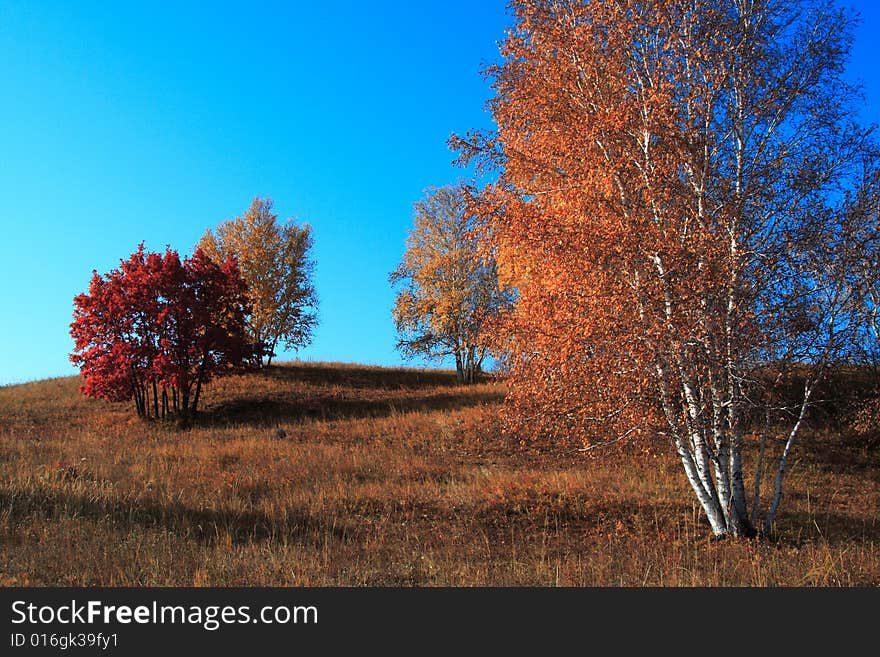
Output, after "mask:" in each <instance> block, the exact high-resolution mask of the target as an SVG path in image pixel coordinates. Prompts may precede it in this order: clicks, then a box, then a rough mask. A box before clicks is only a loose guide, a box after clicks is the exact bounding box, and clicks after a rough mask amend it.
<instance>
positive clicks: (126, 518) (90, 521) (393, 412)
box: [0, 364, 880, 586]
mask: <svg viewBox="0 0 880 657" xmlns="http://www.w3.org/2000/svg"><path fill="white" fill-rule="evenodd" d="M78 386H79V380H78V379H77V378H75V377H72V378H63V379H52V380H47V381H39V382H35V383H27V384H22V385H15V386H6V387H2V388H0V585H3V586H13V585H24V586H43V585H73V586H83V585H85V586H92V585H111V586H142V585H153V586H180V585H182V586H189V585H196V586H199V585H214V586H269V585H275V586H291V585H296V586H301V585H329V586H336V585H353V586H362V585H374V586H398V585H403V586H434V585H455V586H474V585H477V586H484V585H490V586H520V585H535V586H556V585H562V586H581V585H590V586H609V585H610V586H621V585H622V586H640V585H650V586H658V585H661V586H681V585H683V586H730V585H733V586H777V585H782V586H789V585H791V586H877V585H878V584H880V524H878V519H877V515H878V514H877V509H878V508H880V478H878V472H880V469H878V465H880V456H878V450H877V449H876V448H868V447H866V446H865V445H864V444H861V443H859V442H858V441H855V440H853V439H849V438H847V436H846V432H841V431H837V430H831V429H828V428H821V427H815V426H814V427H812V428H811V429H810V430H809V431H808V432H807V433H806V434H804V436H803V440H802V441H801V442H800V444H799V445H798V446H797V449H796V453H795V458H794V462H793V463H792V467H791V470H790V472H789V474H788V477H787V480H786V494H785V498H784V500H783V505H782V509H781V511H780V517H779V522H778V527H777V535H776V537H775V538H774V539H773V540H768V539H765V540H760V541H749V540H729V541H721V542H715V541H712V540H710V532H709V529H708V524H707V523H705V522H704V521H703V520H702V518H701V515H700V513H698V509H697V508H696V506H695V505H694V503H693V502H692V499H693V498H692V494H691V493H690V490H689V488H688V485H687V482H686V480H685V478H684V474H683V472H682V471H681V467H680V464H679V463H678V461H677V459H676V457H675V455H674V454H673V453H672V452H671V450H669V449H668V448H666V447H665V446H662V445H661V446H659V448H657V449H655V450H654V451H653V452H650V451H634V450H631V451H626V452H623V453H618V454H617V455H616V456H615V457H613V458H611V457H605V458H587V457H585V456H584V455H583V454H582V453H579V452H578V451H577V450H576V449H572V448H571V446H570V445H568V446H558V447H542V448H540V449H539V448H535V447H528V446H522V445H519V444H518V443H517V442H516V441H515V440H511V439H509V438H505V437H503V436H502V435H501V432H500V425H499V421H498V419H497V411H498V404H499V403H500V401H501V399H502V397H503V394H504V389H503V384H496V383H491V382H490V383H485V384H480V385H477V386H470V387H464V386H459V385H456V384H455V382H454V376H453V375H452V374H451V373H449V372H437V371H425V370H405V369H383V368H375V367H366V366H354V365H335V364H309V365H306V364H288V365H282V366H274V367H272V368H270V369H269V370H268V371H264V372H261V373H257V374H249V375H243V376H235V377H230V378H227V379H225V380H219V381H217V382H215V383H213V384H212V385H211V386H210V387H209V388H208V389H207V394H206V397H205V406H204V412H203V413H202V415H201V417H200V419H199V420H198V422H197V424H196V426H195V427H194V428H192V429H190V430H187V431H179V430H177V429H175V428H174V427H172V426H166V425H162V424H159V423H147V422H142V421H139V420H137V419H136V418H135V413H134V409H133V407H131V406H130V405H128V404H108V403H105V402H100V401H95V400H90V399H86V398H85V397H83V396H82V395H80V394H79V392H78ZM774 447H775V448H777V449H778V445H776V446H774ZM747 471H750V470H747ZM769 476H770V475H768V479H767V482H766V483H765V492H767V490H768V489H769V487H770V480H769ZM747 485H749V486H751V482H747Z"/></svg>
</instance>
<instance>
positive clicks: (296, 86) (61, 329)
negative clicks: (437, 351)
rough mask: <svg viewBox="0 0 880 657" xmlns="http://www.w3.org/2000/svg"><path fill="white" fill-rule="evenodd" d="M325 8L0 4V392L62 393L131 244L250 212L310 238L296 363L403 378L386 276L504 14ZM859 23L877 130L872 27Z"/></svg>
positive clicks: (447, 162) (184, 243)
mask: <svg viewBox="0 0 880 657" xmlns="http://www.w3.org/2000/svg"><path fill="white" fill-rule="evenodd" d="M322 4H323V3H313V2H283V3H282V2H279V3H267V2H248V3H243V2H242V3H236V4H228V5H227V4H217V5H216V6H211V8H210V9H209V10H206V9H205V7H206V5H204V4H202V3H192V4H187V5H186V6H183V3H167V4H166V3H144V4H142V5H135V4H134V3H90V2H85V1H80V2H76V3H72V2H36V1H27V0H0V85H2V89H3V94H2V96H0V384H5V383H12V382H18V381H27V380H33V379H39V378H43V377H48V376H59V375H67V374H73V373H75V370H74V369H73V368H72V366H71V365H70V364H69V363H68V360H67V356H68V354H69V352H70V350H71V348H72V342H71V340H70V338H69V334H68V327H69V323H70V320H71V313H72V299H73V297H74V296H75V295H76V294H78V293H79V292H81V291H83V290H84V289H85V288H86V287H87V285H88V279H89V276H90V274H91V271H92V269H97V270H98V271H100V272H106V271H107V270H109V269H111V268H113V267H115V266H116V265H117V264H118V262H119V259H120V258H122V257H125V256H127V255H128V254H129V253H131V252H132V251H133V250H134V249H135V248H136V247H137V244H138V243H139V242H140V241H141V240H145V241H146V243H147V247H148V248H151V249H154V250H160V249H163V248H164V247H165V245H166V244H170V245H171V246H172V247H174V248H177V249H179V250H180V251H181V252H187V251H189V250H190V249H191V248H192V245H193V244H194V243H195V242H196V241H197V240H198V238H199V236H200V235H201V234H202V233H203V232H204V231H205V229H206V228H208V227H213V226H215V225H216V224H217V223H219V222H220V221H222V220H224V219H228V218H231V217H233V216H235V215H237V214H240V213H241V212H243V211H244V210H245V209H246V208H247V206H248V205H249V204H250V200H251V199H252V198H253V197H254V196H255V195H261V196H264V195H271V196H272V197H273V199H274V200H275V204H276V210H277V211H278V212H279V214H281V215H282V217H287V216H292V217H293V218H294V219H296V220H297V221H305V222H308V223H310V224H311V225H312V228H313V230H314V236H315V249H314V257H315V259H316V261H317V272H316V277H315V284H316V287H317V289H318V293H319V296H320V299H321V308H320V326H319V328H318V329H317V331H316V333H315V336H314V342H313V345H312V346H310V347H308V348H307V349H304V350H301V351H300V352H299V353H298V354H297V356H298V357H300V358H303V359H309V360H333V361H348V362H363V363H376V364H386V365H388V364H399V363H401V362H403V361H402V360H401V359H400V357H399V355H398V354H397V352H395V350H394V343H395V333H394V326H393V323H392V321H391V315H390V311H391V305H392V301H393V291H392V290H391V288H390V287H389V285H388V274H389V272H390V271H391V270H393V269H394V267H395V266H396V264H397V262H398V261H399V259H400V255H401V253H402V251H403V242H404V238H405V236H406V231H407V229H408V228H409V226H410V224H411V221H412V203H413V202H414V201H416V200H418V198H419V197H420V196H421V195H422V191H423V190H424V189H425V188H426V187H428V186H431V185H442V184H445V183H449V182H453V181H455V180H456V179H458V178H459V177H462V176H463V175H467V172H463V171H462V170H460V169H457V168H455V167H454V166H453V165H452V159H453V154H452V153H451V152H450V151H449V150H448V149H447V147H446V139H447V137H448V136H449V134H450V133H451V132H454V131H455V132H463V131H466V130H468V129H470V128H475V127H489V126H490V125H491V124H490V120H489V117H488V115H487V114H486V113H485V112H484V110H483V106H484V103H485V101H486V100H487V98H488V97H489V94H490V90H489V88H488V85H487V83H486V82H485V81H484V80H483V79H482V78H481V76H480V75H479V71H480V69H481V67H482V64H483V63H485V62H488V61H491V60H494V59H495V58H496V57H497V45H496V44H497V41H498V40H500V39H502V38H503V35H504V27H505V26H506V25H507V24H508V17H507V15H506V13H505V2H504V1H503V0H479V1H478V2H474V1H473V0H470V1H464V0H449V1H446V2H430V3H429V2H390V1H381V0H380V1H375V2H369V3H367V2H336V3H327V4H326V6H322ZM851 6H855V7H856V8H857V9H858V10H859V11H861V12H862V14H863V18H864V23H863V25H862V27H861V28H860V30H859V32H858V34H857V40H856V44H855V50H854V53H853V61H852V66H851V69H850V70H851V73H852V75H853V76H854V77H856V78H860V79H861V80H862V81H863V82H864V84H865V91H866V97H867V101H868V104H869V106H868V108H867V109H866V111H865V119H866V120H868V121H873V122H880V114H878V110H877V108H878V105H880V73H878V72H877V68H878V62H880V49H878V45H877V34H880V11H878V9H877V7H876V6H875V4H874V3H872V2H868V1H865V2H856V3H851ZM286 357H291V355H287V356H286Z"/></svg>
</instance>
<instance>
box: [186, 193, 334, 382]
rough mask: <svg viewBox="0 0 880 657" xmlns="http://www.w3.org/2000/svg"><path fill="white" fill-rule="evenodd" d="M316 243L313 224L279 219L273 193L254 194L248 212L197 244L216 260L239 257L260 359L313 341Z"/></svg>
mask: <svg viewBox="0 0 880 657" xmlns="http://www.w3.org/2000/svg"><path fill="white" fill-rule="evenodd" d="M312 244H313V240H312V235H311V229H310V228H309V226H308V224H304V225H302V226H299V225H297V224H295V223H294V222H293V221H292V220H290V219H288V220H287V221H286V222H284V223H279V221H278V215H277V214H276V213H275V212H273V203H272V199H271V198H268V197H267V198H265V199H262V198H259V197H256V198H254V200H253V202H252V203H251V206H250V208H248V210H247V212H245V213H244V215H242V216H240V217H236V218H235V219H232V220H230V221H224V222H223V223H221V224H220V225H219V226H218V227H217V228H216V230H215V231H211V230H210V229H209V230H207V231H206V232H205V234H204V235H203V236H202V239H201V240H200V241H199V244H198V247H199V248H201V249H202V250H203V251H204V252H205V253H206V254H208V256H209V257H211V258H212V259H214V260H215V261H217V262H223V261H224V260H225V259H226V258H227V257H228V256H230V255H232V256H234V257H235V258H236V259H237V260H238V264H239V267H240V269H241V273H242V276H243V277H244V279H245V281H246V282H247V284H248V295H249V298H250V302H251V307H252V311H251V314H250V316H249V317H248V329H249V332H250V337H251V338H252V340H253V341H254V343H255V344H258V345H261V346H262V349H263V352H262V355H259V356H258V358H259V359H260V362H261V363H262V358H263V357H265V358H266V365H270V364H271V363H272V358H273V357H274V356H275V349H276V348H277V346H278V345H279V344H283V345H284V347H285V348H287V349H298V348H300V347H303V346H305V345H307V344H309V342H311V338H312V331H313V329H314V327H315V325H316V324H317V304H318V300H317V295H316V293H315V288H314V285H313V283H312V275H313V273H314V266H315V265H314V261H313V260H312V259H311V257H310V254H309V251H310V249H311V248H312Z"/></svg>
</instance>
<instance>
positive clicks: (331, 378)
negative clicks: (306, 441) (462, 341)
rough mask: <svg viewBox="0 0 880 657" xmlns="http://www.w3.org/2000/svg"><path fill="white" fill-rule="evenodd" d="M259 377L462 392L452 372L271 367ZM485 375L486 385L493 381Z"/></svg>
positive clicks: (339, 367)
mask: <svg viewBox="0 0 880 657" xmlns="http://www.w3.org/2000/svg"><path fill="white" fill-rule="evenodd" d="M260 374H261V375H263V376H265V377H267V378H270V379H278V380H282V381H290V382H300V383H311V384H315V385H322V386H326V385H339V386H345V387H348V388H360V389H364V388H372V389H378V390H399V389H400V388H410V389H421V388H437V387H448V388H461V387H462V384H460V383H458V382H457V381H456V379H455V372H454V371H450V370H427V369H425V370H419V369H411V368H382V367H364V366H358V365H344V366H336V367H334V366H323V365H301V364H295V365H272V366H271V367H268V368H266V369H263V370H260ZM492 380H493V379H492V376H491V375H484V379H483V381H485V382H489V381H492Z"/></svg>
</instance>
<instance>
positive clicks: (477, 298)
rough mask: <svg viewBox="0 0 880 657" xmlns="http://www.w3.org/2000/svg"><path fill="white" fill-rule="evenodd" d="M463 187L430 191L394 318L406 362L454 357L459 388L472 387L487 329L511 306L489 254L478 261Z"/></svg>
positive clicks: (401, 276)
mask: <svg viewBox="0 0 880 657" xmlns="http://www.w3.org/2000/svg"><path fill="white" fill-rule="evenodd" d="M466 200H467V199H466V195H465V190H464V187H463V185H461V184H459V185H451V186H447V187H441V188H431V189H429V190H428V191H427V192H426V194H425V196H424V197H423V198H422V199H421V200H420V201H418V202H417V203H416V204H415V219H414V225H413V228H412V230H411V231H410V233H409V235H408V237H407V240H406V250H405V252H404V254H403V257H402V259H401V262H400V264H399V265H398V267H397V269H396V270H394V272H393V273H392V274H391V276H390V281H391V283H392V284H395V285H400V286H401V289H400V291H399V292H398V294H397V298H396V301H395V305H394V310H393V315H394V320H395V323H396V325H397V331H398V333H399V335H400V340H399V341H398V343H397V347H398V349H400V350H401V351H402V352H403V353H404V354H405V355H406V356H408V357H413V356H417V355H421V356H426V357H428V358H437V359H443V358H445V357H447V356H452V357H454V358H455V366H456V371H457V373H458V378H459V380H460V381H463V382H466V383H472V382H474V381H475V379H476V376H477V374H478V373H479V372H480V370H481V367H482V363H483V360H484V358H485V356H486V353H487V343H486V338H485V335H483V330H484V327H485V326H486V324H487V322H489V321H490V320H491V319H492V318H493V317H494V316H496V315H497V314H498V312H499V311H500V310H502V309H503V308H505V307H506V306H507V305H508V304H509V301H510V298H511V294H510V292H508V291H506V290H504V289H502V288H499V286H498V277H497V275H496V272H495V264H494V261H493V260H492V258H491V255H484V257H482V258H481V257H480V256H479V254H478V253H477V241H476V236H475V235H474V233H473V232H472V228H473V221H472V218H471V216H470V215H469V214H468V212H467V205H466Z"/></svg>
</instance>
